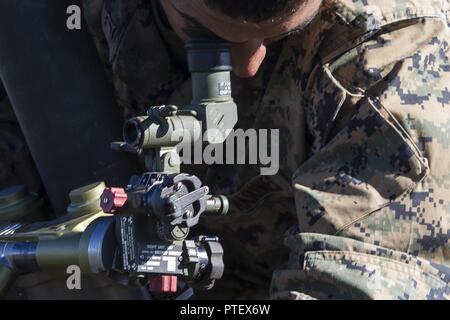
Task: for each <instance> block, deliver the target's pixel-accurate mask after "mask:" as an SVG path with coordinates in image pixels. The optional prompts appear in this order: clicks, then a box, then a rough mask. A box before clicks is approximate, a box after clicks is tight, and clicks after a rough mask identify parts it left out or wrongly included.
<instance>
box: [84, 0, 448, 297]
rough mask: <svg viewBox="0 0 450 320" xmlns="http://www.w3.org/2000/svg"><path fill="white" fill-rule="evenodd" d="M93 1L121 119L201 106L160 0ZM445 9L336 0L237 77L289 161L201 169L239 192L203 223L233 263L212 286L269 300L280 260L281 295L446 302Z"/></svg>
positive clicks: (242, 111)
mask: <svg viewBox="0 0 450 320" xmlns="http://www.w3.org/2000/svg"><path fill="white" fill-rule="evenodd" d="M84 2H85V8H84V9H85V13H86V20H87V23H88V25H89V28H90V30H91V33H92V35H93V38H94V40H95V43H96V46H97V49H98V51H99V54H100V55H101V57H102V58H103V60H104V62H105V69H106V72H107V73H108V74H109V75H110V78H111V81H112V82H113V84H114V87H115V89H116V93H117V98H118V102H119V104H120V105H121V106H122V107H123V109H124V110H125V117H129V116H132V115H136V114H140V113H142V112H143V111H144V110H145V108H146V107H148V106H150V105H157V104H167V103H173V104H178V105H183V104H185V103H188V102H189V101H190V80H189V76H188V74H187V72H186V66H185V65H184V63H183V59H182V58H181V57H182V56H183V52H182V50H180V49H179V48H180V47H181V44H178V45H177V40H176V37H174V35H173V33H171V32H170V30H169V28H168V26H167V23H166V22H164V21H162V20H164V19H163V18H161V17H160V15H159V14H158V13H157V10H158V9H157V6H156V5H155V3H156V2H155V1H146V0H128V1H126V0H86V1H84ZM449 9H450V2H449V1H448V0H446V1H437V0H342V1H338V0H336V1H334V2H332V4H329V5H327V6H324V7H323V9H322V10H321V11H320V13H319V14H318V15H317V17H316V18H315V19H314V20H313V21H312V23H311V24H310V25H309V26H308V27H307V28H306V29H305V30H304V31H303V32H301V33H297V34H295V35H291V36H289V37H288V38H286V39H284V40H283V41H280V42H278V43H276V44H273V45H271V46H270V47H269V49H268V56H267V58H266V60H265V62H264V64H263V66H262V68H261V70H260V71H259V72H258V74H257V75H256V76H255V77H254V78H251V79H238V78H233V79H232V81H233V92H234V94H233V95H234V97H235V100H236V103H237V104H238V106H239V123H238V126H237V127H240V128H243V129H247V128H256V129H280V137H281V140H280V171H279V173H278V174H277V175H275V176H260V175H259V168H258V167H256V166H251V167H250V166H219V165H218V166H211V167H208V168H202V169H204V170H203V171H202V172H198V171H195V173H196V174H198V175H199V176H200V177H201V178H202V179H203V181H204V183H205V184H207V185H209V186H210V187H211V189H212V191H213V192H214V193H225V194H229V195H230V201H231V215H230V216H229V217H227V218H224V219H220V220H213V221H211V222H208V223H206V224H205V230H207V232H208V234H212V235H214V234H217V235H219V236H220V237H221V241H222V242H223V243H224V247H225V262H226V276H225V279H223V280H221V281H218V283H217V286H216V289H215V290H214V291H213V292H210V293H207V294H205V297H213V298H215V297H218V298H219V297H228V298H264V297H268V296H269V283H270V281H271V277H272V273H273V272H274V271H275V270H276V271H275V273H273V279H272V281H271V287H270V296H271V297H272V298H275V299H348V298H355V299H366V298H368V299H446V298H449V296H450V288H449V286H448V281H449V279H450V271H449V269H448V267H447V265H448V257H449V255H450V253H449V251H448V250H449V245H448V235H449V231H448V228H447V225H448V223H449V222H450V221H449V217H450V202H449V201H450V181H449V178H450V157H449V155H448V153H449V147H450V113H449V108H450V91H449V87H450V64H449V61H448V57H449V52H448V50H449V46H448V42H447V41H446V40H447V39H449V36H450V32H449V31H450V29H449V20H448V19H449ZM177 48H178V49H177ZM186 170H191V168H186ZM192 172H194V171H192ZM295 213H296V214H295ZM297 225H298V226H297ZM287 230H288V231H287ZM286 231H287V232H286ZM205 232H206V231H205ZM285 233H286V234H285ZM283 239H285V244H286V245H287V246H288V247H289V248H290V257H289V261H288V262H287V263H286V261H287V260H288V258H287V249H285V247H284V246H283Z"/></svg>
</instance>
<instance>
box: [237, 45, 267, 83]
mask: <svg viewBox="0 0 450 320" xmlns="http://www.w3.org/2000/svg"><path fill="white" fill-rule="evenodd" d="M266 52H267V49H266V46H265V45H264V44H263V43H262V42H261V41H257V42H254V41H249V42H245V43H242V44H235V45H233V48H232V50H231V54H232V63H233V72H234V74H235V75H236V76H238V77H240V78H251V77H253V76H254V75H255V74H256V73H257V72H258V70H259V67H260V66H261V64H262V63H263V61H264V58H265V57H266Z"/></svg>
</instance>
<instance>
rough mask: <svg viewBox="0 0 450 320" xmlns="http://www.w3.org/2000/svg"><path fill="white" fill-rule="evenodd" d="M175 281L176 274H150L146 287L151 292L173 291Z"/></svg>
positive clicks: (175, 285)
mask: <svg viewBox="0 0 450 320" xmlns="http://www.w3.org/2000/svg"><path fill="white" fill-rule="evenodd" d="M177 282H178V279H177V276H151V277H149V287H148V289H149V291H150V292H151V293H175V292H177Z"/></svg>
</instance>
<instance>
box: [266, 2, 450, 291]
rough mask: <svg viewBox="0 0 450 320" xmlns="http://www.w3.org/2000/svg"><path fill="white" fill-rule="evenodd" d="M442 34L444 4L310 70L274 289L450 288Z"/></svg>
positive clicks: (449, 123) (449, 124)
mask: <svg viewBox="0 0 450 320" xmlns="http://www.w3.org/2000/svg"><path fill="white" fill-rule="evenodd" d="M356 2H358V3H359V1H353V3H356ZM399 2H401V1H399ZM416 2H417V1H416ZM442 12H443V10H442ZM397 16H398V17H400V16H401V15H397ZM334 36H336V35H334ZM449 37H450V31H449V24H448V21H447V18H446V15H445V14H443V15H441V16H439V14H436V16H432V15H426V16H425V15H424V16H423V17H420V16H415V17H413V18H410V19H401V20H399V21H398V22H396V23H391V24H388V25H386V26H384V27H382V28H381V29H380V30H378V31H377V32H376V33H374V35H373V36H372V37H370V38H369V39H366V40H365V41H363V42H362V43H360V44H358V45H356V46H354V47H350V48H348V50H346V51H345V52H343V53H341V54H339V55H338V56H336V57H333V58H331V59H330V60H328V61H325V63H323V64H321V65H320V66H319V67H318V68H317V69H316V71H315V72H314V73H313V75H312V76H311V79H310V81H309V87H308V92H309V93H308V97H307V100H308V103H309V106H308V110H307V122H308V127H309V132H310V136H311V137H312V139H313V140H312V142H313V143H312V155H311V157H310V158H309V159H308V160H307V161H306V162H305V163H304V164H303V165H302V166H301V167H300V168H299V169H298V170H297V172H296V174H295V175H294V187H295V198H296V206H297V215H298V219H299V228H300V231H296V230H294V231H292V232H291V233H290V234H289V236H288V238H287V244H288V245H289V247H290V248H291V250H292V254H291V260H290V262H289V268H288V269H287V270H279V271H277V272H275V274H274V277H273V281H272V289H271V292H272V297H273V298H293V299H304V298H305V297H312V298H324V299H330V298H331V299H332V298H334V299H345V298H355V299H448V298H449V297H450V287H449V284H448V281H449V279H450V271H449V268H448V262H449V261H448V259H449V257H450V255H449V253H450V251H449V243H448V238H449V235H450V232H449V230H448V222H449V221H450V200H449V199H450V184H449V180H448V178H449V176H450V157H449V156H448V152H449V146H450V134H449V133H450V113H449V108H450V92H449V84H450V64H449V60H448V59H449V51H448V50H449V46H448V42H447V39H449ZM326 40H327V39H325V40H324V41H326Z"/></svg>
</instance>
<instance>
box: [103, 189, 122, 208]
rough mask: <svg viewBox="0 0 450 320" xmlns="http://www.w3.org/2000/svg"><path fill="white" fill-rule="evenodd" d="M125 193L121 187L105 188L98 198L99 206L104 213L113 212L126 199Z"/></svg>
mask: <svg viewBox="0 0 450 320" xmlns="http://www.w3.org/2000/svg"><path fill="white" fill-rule="evenodd" d="M127 199H128V197H127V193H126V192H125V190H124V189H123V188H105V190H103V193H102V196H101V198H100V202H101V204H100V205H101V207H102V209H103V212H105V213H115V212H116V211H117V210H119V209H120V208H122V207H123V206H124V205H125V202H126V201H127Z"/></svg>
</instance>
